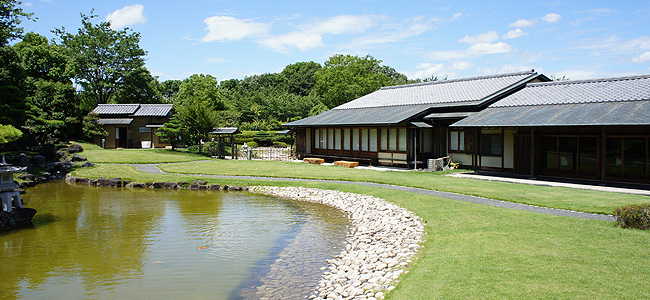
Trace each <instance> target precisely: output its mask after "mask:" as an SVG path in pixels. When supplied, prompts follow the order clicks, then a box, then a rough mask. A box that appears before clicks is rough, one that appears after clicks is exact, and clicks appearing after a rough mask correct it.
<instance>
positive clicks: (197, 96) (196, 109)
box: [174, 74, 225, 145]
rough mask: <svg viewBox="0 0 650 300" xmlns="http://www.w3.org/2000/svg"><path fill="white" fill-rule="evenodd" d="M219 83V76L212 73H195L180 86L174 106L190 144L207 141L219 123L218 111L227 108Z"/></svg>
mask: <svg viewBox="0 0 650 300" xmlns="http://www.w3.org/2000/svg"><path fill="white" fill-rule="evenodd" d="M218 83H219V81H217V78H215V77H213V76H211V75H204V74H200V75H199V74H194V75H192V76H190V77H189V78H187V79H185V80H183V82H182V83H181V85H180V87H179V91H178V94H177V95H176V97H175V98H174V107H175V108H176V116H177V118H178V121H179V122H180V123H181V124H182V127H183V128H184V129H185V137H186V142H187V143H188V144H189V145H196V144H200V141H201V140H203V141H207V139H208V134H209V133H210V132H211V131H212V130H213V128H214V127H216V126H217V124H218V113H217V111H219V110H223V109H225V106H224V103H223V101H222V100H221V97H220V96H219V91H218V87H217V86H218Z"/></svg>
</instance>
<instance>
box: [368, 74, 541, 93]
mask: <svg viewBox="0 0 650 300" xmlns="http://www.w3.org/2000/svg"><path fill="white" fill-rule="evenodd" d="M533 74H536V73H535V69H531V70H530V71H521V72H511V73H500V74H491V75H479V76H471V77H462V78H455V79H444V80H437V81H430V82H419V83H410V84H403V85H394V86H384V87H381V88H379V89H380V90H390V89H399V88H408V87H414V86H424V85H434V84H443V83H452V82H463V81H473V80H481V79H491V78H499V77H510V76H518V75H533Z"/></svg>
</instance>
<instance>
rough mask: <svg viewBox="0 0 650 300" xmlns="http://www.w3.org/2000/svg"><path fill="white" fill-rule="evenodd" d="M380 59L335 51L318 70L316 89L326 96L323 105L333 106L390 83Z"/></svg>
mask: <svg viewBox="0 0 650 300" xmlns="http://www.w3.org/2000/svg"><path fill="white" fill-rule="evenodd" d="M380 63H381V60H377V59H375V58H373V57H372V56H370V55H366V56H365V57H359V56H352V55H342V54H336V55H334V56H332V57H330V58H329V59H328V60H327V61H326V62H325V64H324V66H323V68H322V69H320V70H318V71H317V72H316V74H315V75H316V85H315V86H314V90H315V91H316V92H317V93H318V94H319V95H320V96H321V97H323V104H325V105H326V106H327V107H328V108H333V107H336V106H339V105H341V104H344V103H346V102H349V101H351V100H353V99H356V98H359V97H361V96H364V95H367V94H370V93H372V92H374V91H376V90H378V89H379V88H380V87H382V86H387V85H389V84H390V82H391V80H392V79H391V77H389V76H388V75H386V74H384V71H383V69H382V66H381V65H380Z"/></svg>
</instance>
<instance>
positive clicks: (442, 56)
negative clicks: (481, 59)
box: [427, 50, 469, 61]
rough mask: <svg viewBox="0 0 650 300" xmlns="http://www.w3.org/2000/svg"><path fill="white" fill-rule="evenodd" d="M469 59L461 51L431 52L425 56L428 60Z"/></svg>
mask: <svg viewBox="0 0 650 300" xmlns="http://www.w3.org/2000/svg"><path fill="white" fill-rule="evenodd" d="M467 57H469V56H468V55H467V53H465V51H463V50H440V51H432V52H430V53H429V54H428V55H427V58H428V59H429V60H437V61H441V60H442V61H448V60H452V59H464V58H467Z"/></svg>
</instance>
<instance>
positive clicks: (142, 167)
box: [130, 164, 616, 221]
mask: <svg viewBox="0 0 650 300" xmlns="http://www.w3.org/2000/svg"><path fill="white" fill-rule="evenodd" d="M130 165H131V166H134V167H135V168H136V169H137V170H138V171H141V172H145V173H151V174H170V175H188V176H201V177H211V178H228V179H250V180H282V181H303V182H328V183H340V184H354V185H363V186H371V187H380V188H385V189H392V190H398V191H404V192H410V193H416V194H421V195H428V196H436V197H442V198H447V199H451V200H458V201H464V202H472V203H477V204H483V205H489V206H496V207H503V208H508V209H516V210H523V211H530V212H535V213H541V214H547V215H555V216H564V217H574V218H581V219H591V220H604V221H616V219H615V218H614V217H613V216H611V215H602V214H592V213H584V212H579V211H571V210H564V209H556V208H548V207H539V206H534V205H527V204H519V203H513V202H507V201H501V200H495V199H488V198H482V197H476V196H469V195H462V194H456V193H450V192H440V191H433V190H427V189H421V188H413V187H405V186H398V185H390V184H381V183H371V182H356V181H343V180H321V179H298V178H282V177H258V176H227V175H204V174H177V173H166V172H163V171H162V170H160V169H159V168H158V167H157V166H156V165H155V164H130Z"/></svg>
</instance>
